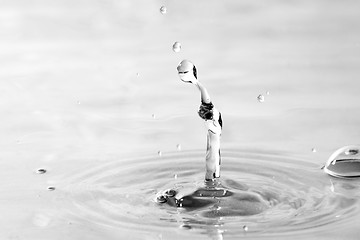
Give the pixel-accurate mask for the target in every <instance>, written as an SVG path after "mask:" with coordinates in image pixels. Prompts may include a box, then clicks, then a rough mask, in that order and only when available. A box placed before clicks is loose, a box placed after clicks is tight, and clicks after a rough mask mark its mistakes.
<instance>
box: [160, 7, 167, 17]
mask: <svg viewBox="0 0 360 240" xmlns="http://www.w3.org/2000/svg"><path fill="white" fill-rule="evenodd" d="M166 12H167V9H166V7H165V6H161V8H160V13H161V14H163V15H164V14H166Z"/></svg>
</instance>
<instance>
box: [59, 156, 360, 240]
mask: <svg viewBox="0 0 360 240" xmlns="http://www.w3.org/2000/svg"><path fill="white" fill-rule="evenodd" d="M203 157H204V153H203V151H198V150H195V151H181V152H179V151H174V152H172V153H171V152H169V153H167V154H166V156H163V157H162V158H156V157H143V158H138V159H128V160H126V159H122V160H120V161H119V160H117V161H113V162H109V163H107V164H103V165H100V166H97V167H94V168H88V169H84V170H83V171H81V172H74V171H68V172H66V173H64V175H63V176H62V177H61V176H59V177H58V179H59V181H58V183H57V187H58V188H59V189H61V191H58V192H57V198H58V201H59V204H60V203H61V201H62V202H63V203H62V204H63V205H66V206H68V207H67V211H66V212H65V213H62V214H63V217H66V218H67V220H68V221H73V222H75V221H76V222H79V221H81V219H83V220H84V221H86V222H87V223H91V224H94V225H96V226H104V227H105V228H107V227H110V228H112V229H118V230H119V231H125V230H126V229H130V230H131V231H138V230H141V231H143V232H149V233H153V232H154V231H156V230H157V229H162V233H163V234H165V235H167V234H171V233H173V231H174V229H176V228H177V229H182V228H179V227H181V226H182V225H185V226H186V227H184V228H186V229H187V228H188V229H191V231H185V230H186V229H184V231H185V232H179V233H178V234H180V236H182V234H187V235H186V236H185V235H184V238H186V237H187V238H188V239H189V238H190V239H199V238H203V237H201V236H199V234H206V235H211V237H213V235H214V236H218V230H221V231H224V233H226V235H227V236H228V238H235V237H238V236H242V234H244V232H245V231H244V229H243V226H244V225H246V226H247V227H248V231H247V232H246V234H247V236H249V237H254V238H256V237H260V238H265V237H267V236H268V237H271V238H272V239H288V237H289V236H290V235H294V234H295V235H296V236H299V237H301V236H302V239H309V238H311V236H314V235H321V234H322V233H323V232H326V231H328V229H329V228H342V227H344V226H347V225H348V224H349V223H350V222H352V221H354V220H355V219H356V218H357V216H358V214H359V211H360V209H359V208H358V204H359V199H360V184H359V183H358V182H357V181H345V182H344V181H340V182H339V181H335V180H337V179H333V180H331V179H329V178H328V177H327V175H325V174H321V173H322V171H321V170H320V169H319V168H318V165H317V164H316V163H314V162H313V161H311V160H306V159H302V158H298V157H293V156H291V155H289V154H288V153H287V154H281V153H272V154H271V153H269V152H267V153H266V152H261V151H239V150H236V149H222V157H223V159H224V161H226V164H224V165H223V167H222V177H221V185H214V188H215V189H216V190H217V191H214V192H212V191H207V190H206V189H205V190H204V188H206V185H205V186H204V182H203V181H198V180H197V179H202V177H203V172H202V171H199V169H202V167H203V162H202V161H201V159H203ZM197 159H198V160H197ZM259 166H261V170H259ZM294 169H296V171H294ZM174 171H176V174H177V176H181V177H177V178H175V177H174ZM240 173H241V174H240ZM210 183H211V182H210ZM210 183H208V184H210ZM214 184H215V182H214ZM164 189H165V190H164ZM199 189H201V190H202V191H198V190H199ZM224 189H225V190H226V192H225V196H224ZM331 189H332V190H331ZM168 190H174V191H176V193H177V194H176V197H177V198H179V199H185V200H189V198H187V197H186V196H189V195H190V196H191V193H194V192H196V193H197V195H196V196H193V198H194V199H195V198H196V199H195V200H197V201H198V202H200V206H201V204H203V202H201V201H202V200H205V201H210V200H211V201H213V202H212V203H210V204H209V205H207V206H206V207H193V208H188V207H187V208H185V207H173V206H171V205H170V204H167V203H159V202H158V200H157V197H159V196H164V197H165V192H167V191H168ZM200 194H202V196H200ZM211 194H213V195H212V196H211ZM231 194H232V195H231ZM248 194H249V195H250V196H253V195H255V196H260V197H261V199H262V200H264V201H266V202H267V204H268V206H270V207H269V208H267V210H265V211H262V212H259V213H258V214H253V215H241V214H240V213H239V211H238V212H236V210H239V209H240V208H241V207H245V206H246V204H247V203H248V202H249V201H247V200H246V198H245V196H249V195H248ZM233 196H243V198H242V200H238V201H237V202H236V201H235V198H234V197H233ZM249 199H250V198H248V200H249ZM227 201H229V202H227ZM184 204H185V206H186V204H187V203H186V202H183V205H184ZM231 204H232V206H235V205H236V204H238V205H239V206H240V207H238V208H227V207H226V206H231ZM336 216H339V217H336Z"/></svg>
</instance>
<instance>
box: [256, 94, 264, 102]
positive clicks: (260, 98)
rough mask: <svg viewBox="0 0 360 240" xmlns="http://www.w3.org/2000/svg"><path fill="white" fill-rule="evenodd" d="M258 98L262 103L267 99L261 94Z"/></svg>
mask: <svg viewBox="0 0 360 240" xmlns="http://www.w3.org/2000/svg"><path fill="white" fill-rule="evenodd" d="M257 100H258V101H259V102H260V103H262V102H264V101H265V97H264V95H262V94H260V95H259V96H258V97H257Z"/></svg>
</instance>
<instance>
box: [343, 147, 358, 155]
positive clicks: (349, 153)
mask: <svg viewBox="0 0 360 240" xmlns="http://www.w3.org/2000/svg"><path fill="white" fill-rule="evenodd" d="M344 153H345V155H356V154H358V153H359V149H352V148H350V149H348V150H346V151H345V152H344Z"/></svg>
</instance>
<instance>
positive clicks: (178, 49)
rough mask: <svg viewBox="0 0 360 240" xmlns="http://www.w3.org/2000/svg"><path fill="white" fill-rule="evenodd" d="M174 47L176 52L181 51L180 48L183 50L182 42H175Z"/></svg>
mask: <svg viewBox="0 0 360 240" xmlns="http://www.w3.org/2000/svg"><path fill="white" fill-rule="evenodd" d="M172 48H173V51H174V52H176V53H178V52H180V50H181V43H179V42H175V43H174V45H173V47H172Z"/></svg>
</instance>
